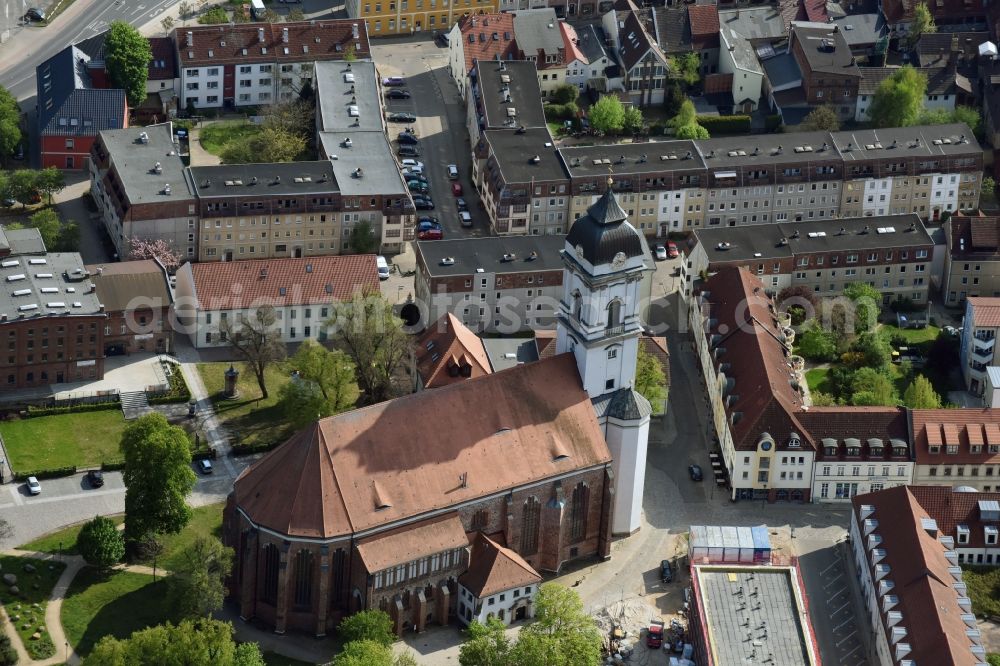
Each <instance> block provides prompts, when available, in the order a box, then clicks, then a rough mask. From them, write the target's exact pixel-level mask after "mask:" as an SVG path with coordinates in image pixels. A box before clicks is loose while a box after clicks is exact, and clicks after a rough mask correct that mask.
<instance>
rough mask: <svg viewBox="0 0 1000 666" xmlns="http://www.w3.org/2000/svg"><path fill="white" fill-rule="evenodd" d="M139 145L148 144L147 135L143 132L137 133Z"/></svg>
mask: <svg viewBox="0 0 1000 666" xmlns="http://www.w3.org/2000/svg"><path fill="white" fill-rule="evenodd" d="M139 143H149V135H148V134H146V133H145V132H139Z"/></svg>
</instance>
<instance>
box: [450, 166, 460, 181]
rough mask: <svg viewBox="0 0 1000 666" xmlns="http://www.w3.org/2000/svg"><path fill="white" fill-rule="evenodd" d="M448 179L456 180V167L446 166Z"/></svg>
mask: <svg viewBox="0 0 1000 666" xmlns="http://www.w3.org/2000/svg"><path fill="white" fill-rule="evenodd" d="M448 178H449V180H458V167H457V166H456V165H454V164H449V165H448Z"/></svg>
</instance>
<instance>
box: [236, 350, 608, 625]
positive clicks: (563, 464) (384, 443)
mask: <svg viewBox="0 0 1000 666" xmlns="http://www.w3.org/2000/svg"><path fill="white" fill-rule="evenodd" d="M415 444H419V445H415ZM611 462H612V460H611V455H610V453H609V450H608V446H607V443H606V442H605V439H604V433H603V431H602V429H601V426H600V425H599V424H598V421H597V417H596V416H595V410H594V406H593V404H592V403H591V400H590V398H589V396H588V394H587V392H586V391H584V390H583V388H582V384H581V380H580V375H579V374H578V371H577V367H576V363H575V361H574V358H573V356H572V355H571V354H562V355H559V356H555V357H553V358H549V359H546V360H543V361H539V362H537V363H528V364H524V365H521V366H517V367H514V368H511V369H509V370H505V371H502V372H498V373H494V374H490V375H487V376H482V377H478V378H472V379H469V380H467V381H464V382H459V383H456V384H452V385H449V386H444V387H441V388H438V389H435V390H432V391H421V392H419V393H415V394H412V395H408V396H405V397H401V398H397V399H395V400H390V401H388V402H384V403H381V404H378V405H374V406H370V407H365V408H363V409H359V410H355V411H352V412H347V413H344V414H340V415H337V416H333V417H329V418H325V419H322V420H320V421H318V422H317V423H315V424H313V425H312V426H310V427H309V428H307V429H305V430H303V431H301V432H299V433H298V434H296V435H295V436H293V437H292V438H291V439H290V440H289V441H287V442H286V443H285V444H283V445H282V446H281V447H279V448H278V449H276V450H275V451H273V452H272V453H271V454H269V455H268V456H266V457H265V458H264V459H262V460H261V461H260V462H258V463H257V464H256V465H254V466H253V467H252V468H250V469H249V470H248V471H247V472H246V473H244V474H243V476H241V477H240V478H239V479H238V480H237V481H236V484H235V488H234V490H233V492H232V494H230V496H229V500H228V502H227V505H226V509H225V513H224V518H223V539H224V541H225V543H226V544H227V545H229V546H231V547H233V548H234V549H235V550H236V553H237V557H236V564H235V566H234V569H233V575H232V577H231V579H230V583H229V586H230V593H231V598H233V599H234V600H236V601H237V602H238V603H239V605H240V616H241V617H242V618H243V619H244V620H247V621H250V620H255V621H258V622H262V623H264V624H267V625H270V626H273V627H274V629H275V631H276V632H278V633H283V632H284V631H286V630H289V629H293V630H298V631H303V632H310V633H315V634H317V635H320V636H321V635H324V634H326V633H327V632H328V631H330V630H331V629H332V628H333V627H335V626H336V624H337V623H338V622H339V621H340V619H341V618H342V617H344V616H345V615H347V614H349V613H353V612H357V611H359V610H362V609H369V608H381V609H383V610H385V611H386V612H388V613H389V615H390V616H391V617H392V618H393V621H394V623H395V628H396V631H397V633H402V632H403V631H404V630H406V629H414V630H416V631H422V630H423V629H424V628H425V626H426V625H427V624H429V623H437V624H447V623H448V622H449V621H450V620H451V619H453V618H454V617H455V615H456V610H457V598H456V597H457V593H458V578H459V576H460V575H461V574H462V573H463V572H465V571H466V570H468V569H469V568H470V567H471V566H472V565H473V563H472V562H471V561H470V558H471V553H473V552H475V551H474V550H473V549H472V544H473V543H474V542H475V540H476V538H477V535H479V534H480V533H481V534H484V535H487V536H489V537H490V539H492V540H493V541H494V542H495V543H497V544H499V545H500V546H503V547H505V548H509V549H511V550H512V551H513V552H515V553H516V554H517V555H518V556H519V557H520V558H522V559H523V560H524V561H525V562H526V563H527V564H528V565H529V566H530V567H531V568H533V569H534V570H536V571H550V572H557V571H559V570H560V569H561V568H562V566H563V565H564V564H565V563H567V562H570V561H573V560H577V559H580V558H590V557H594V556H597V557H601V558H607V557H609V555H610V543H611V542H610V535H611V516H612V512H613V508H614V501H615V499H614V494H613V492H612V485H611V484H612V474H611ZM477 571H478V569H477ZM480 573H482V572H480ZM527 610H528V613H527V614H528V615H529V616H530V615H531V609H530V608H529V609H527Z"/></svg>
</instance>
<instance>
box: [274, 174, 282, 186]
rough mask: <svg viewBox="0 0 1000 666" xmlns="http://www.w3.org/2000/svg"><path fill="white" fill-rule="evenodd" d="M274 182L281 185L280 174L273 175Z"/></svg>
mask: <svg viewBox="0 0 1000 666" xmlns="http://www.w3.org/2000/svg"><path fill="white" fill-rule="evenodd" d="M274 184H275V185H281V176H275V177H274Z"/></svg>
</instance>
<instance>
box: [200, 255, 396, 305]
mask: <svg viewBox="0 0 1000 666" xmlns="http://www.w3.org/2000/svg"><path fill="white" fill-rule="evenodd" d="M189 265H190V266H191V272H192V275H193V277H194V289H195V292H194V296H195V298H197V299H198V308H199V309H200V310H227V309H237V308H248V307H251V305H252V304H256V303H260V304H265V303H266V304H269V305H273V306H274V307H282V306H287V305H309V304H314V303H333V302H335V301H346V300H350V299H351V297H352V296H354V294H355V293H357V292H362V293H369V292H372V291H374V292H376V293H377V292H378V288H379V286H378V285H379V282H378V268H377V267H376V266H375V255H373V254H354V255H342V256H330V257H304V258H301V259H250V260H246V261H213V262H199V263H193V264H189ZM282 291H284V293H282Z"/></svg>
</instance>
